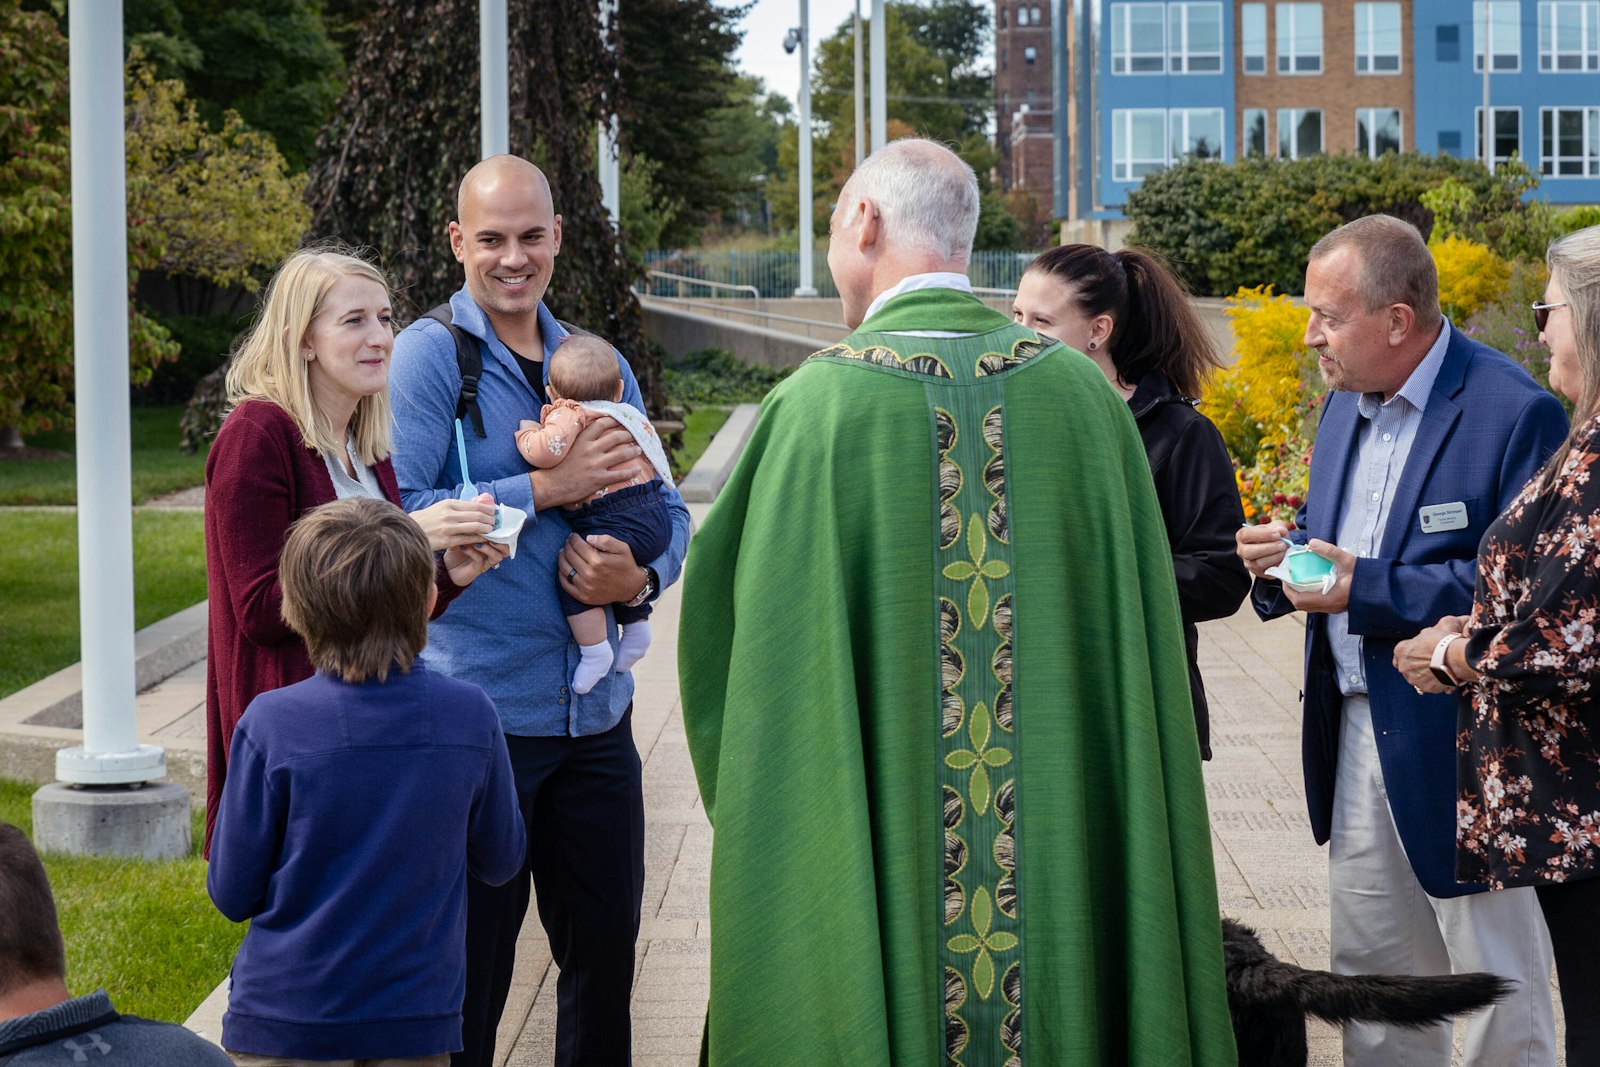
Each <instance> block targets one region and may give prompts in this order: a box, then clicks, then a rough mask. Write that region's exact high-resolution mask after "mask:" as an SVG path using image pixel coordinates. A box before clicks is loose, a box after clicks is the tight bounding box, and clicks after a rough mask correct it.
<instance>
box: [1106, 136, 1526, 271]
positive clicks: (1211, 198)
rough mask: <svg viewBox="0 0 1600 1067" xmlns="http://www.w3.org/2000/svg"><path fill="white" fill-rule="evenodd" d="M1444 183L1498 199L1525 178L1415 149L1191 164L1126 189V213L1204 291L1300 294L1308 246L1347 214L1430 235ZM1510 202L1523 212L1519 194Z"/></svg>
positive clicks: (1138, 237)
mask: <svg viewBox="0 0 1600 1067" xmlns="http://www.w3.org/2000/svg"><path fill="white" fill-rule="evenodd" d="M1522 173H1523V174H1525V173H1526V172H1522ZM1448 179H1455V180H1456V181H1457V182H1459V183H1460V185H1461V187H1462V188H1463V189H1465V190H1467V191H1468V192H1469V193H1470V194H1471V195H1472V196H1475V197H1477V198H1479V199H1481V200H1484V201H1493V202H1495V203H1500V202H1503V201H1504V200H1505V193H1504V190H1505V189H1506V188H1507V187H1508V186H1511V185H1513V184H1515V182H1517V181H1520V180H1521V179H1520V178H1519V177H1518V176H1517V174H1516V173H1515V172H1513V171H1511V170H1509V169H1508V168H1502V170H1501V171H1500V172H1498V173H1497V174H1495V175H1491V174H1490V173H1489V172H1488V170H1487V169H1485V168H1484V167H1483V166H1482V165H1481V164H1479V163H1477V162H1476V161H1473V160H1463V159H1454V158H1451V157H1448V156H1424V155H1418V154H1416V153H1406V154H1400V155H1396V154H1389V155H1385V156H1383V157H1381V158H1379V159H1376V160H1372V159H1367V158H1366V157H1364V156H1355V155H1340V156H1312V157H1310V158H1308V159H1302V160H1282V159H1259V158H1252V159H1243V160H1239V161H1237V162H1234V163H1216V162H1212V161H1208V160H1188V161H1185V162H1183V163H1180V164H1178V165H1177V166H1175V167H1171V168H1168V169H1167V170H1164V171H1162V172H1160V173H1159V174H1152V175H1150V176H1149V177H1147V178H1145V179H1144V181H1143V182H1142V183H1141V184H1140V186H1139V188H1138V189H1136V190H1134V191H1133V192H1131V193H1129V194H1128V203H1127V207H1126V212H1127V215H1128V217H1129V218H1131V219H1133V220H1134V223H1135V228H1134V231H1133V233H1132V234H1131V235H1130V237H1129V240H1130V242H1131V243H1137V244H1142V245H1147V246H1149V247H1152V248H1155V249H1157V250H1158V251H1160V252H1163V253H1165V254H1166V255H1167V256H1168V257H1170V258H1171V260H1172V262H1173V264H1174V265H1175V266H1176V267H1177V268H1178V270H1179V271H1180V272H1181V273H1182V274H1183V276H1184V279H1185V280H1186V281H1187V282H1188V283H1189V285H1190V286H1191V287H1192V288H1193V289H1194V291H1195V292H1196V293H1199V294H1201V295H1208V296H1227V295H1230V294H1232V293H1233V292H1235V291H1236V290H1238V289H1240V288H1242V287H1253V286H1258V285H1263V284H1266V285H1271V286H1273V287H1274V288H1275V289H1277V290H1278V291H1280V292H1286V293H1299V292H1301V291H1302V290H1303V287H1304V277H1305V262H1306V254H1307V253H1308V252H1309V251H1310V250H1311V246H1312V245H1313V244H1315V243H1316V241H1317V239H1318V238H1320V237H1322V235H1323V234H1325V233H1327V232H1328V231H1329V230H1332V229H1333V228H1335V227H1336V226H1340V225H1342V224H1343V223H1346V222H1349V221H1351V220H1352V219H1356V218H1360V217H1361V216H1363V215H1370V214H1373V213H1375V212H1384V213H1387V214H1390V215H1396V216H1398V217H1400V218H1403V219H1405V220H1407V221H1408V222H1411V223H1413V224H1414V225H1415V226H1416V227H1417V228H1418V229H1419V230H1421V231H1422V235H1423V236H1424V237H1428V236H1429V235H1430V234H1431V233H1432V231H1433V221H1434V213H1433V210H1432V209H1431V208H1429V207H1428V206H1426V204H1425V203H1424V202H1423V196H1424V194H1425V193H1426V192H1427V191H1428V190H1430V189H1433V188H1434V187H1436V186H1438V185H1440V184H1441V183H1443V182H1445V181H1446V180H1448ZM1518 188H1519V189H1520V188H1521V186H1518ZM1510 203H1512V204H1514V205H1518V206H1517V207H1514V208H1513V209H1512V210H1524V209H1525V208H1524V207H1523V206H1522V205H1523V202H1522V201H1521V200H1520V199H1517V197H1516V196H1512V197H1511V198H1510Z"/></svg>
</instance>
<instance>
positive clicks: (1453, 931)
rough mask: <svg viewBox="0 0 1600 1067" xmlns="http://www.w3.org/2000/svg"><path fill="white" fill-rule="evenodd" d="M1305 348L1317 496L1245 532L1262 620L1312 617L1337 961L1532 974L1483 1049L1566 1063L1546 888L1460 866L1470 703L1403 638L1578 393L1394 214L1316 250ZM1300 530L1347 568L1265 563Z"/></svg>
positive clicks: (1556, 438) (1467, 572)
mask: <svg viewBox="0 0 1600 1067" xmlns="http://www.w3.org/2000/svg"><path fill="white" fill-rule="evenodd" d="M1306 304H1307V306H1308V307H1309V308H1310V310H1311V319H1310V322H1309V323H1308V325H1307V327H1306V338H1305V340H1306V344H1307V345H1308V346H1310V347H1312V348H1313V349H1315V350H1316V352H1317V355H1318V367H1319V369H1320V371H1321V373H1322V376H1323V379H1324V381H1325V382H1326V383H1327V385H1328V388H1329V390H1330V393H1329V396H1328V402H1327V406H1326V407H1325V408H1324V410H1323V414H1322V419H1321V424H1320V426H1319V429H1318V432H1317V441H1316V450H1315V452H1314V454H1313V456H1312V460H1311V479H1310V486H1309V489H1308V492H1307V494H1306V503H1305V506H1304V507H1303V508H1302V509H1301V511H1300V514H1299V516H1298V520H1297V523H1296V526H1297V529H1296V530H1295V531H1294V532H1293V534H1290V532H1289V530H1288V528H1287V527H1286V526H1285V525H1284V524H1283V523H1281V522H1273V523H1267V524H1264V525H1260V526H1251V527H1246V528H1244V529H1242V530H1240V531H1239V535H1238V550H1239V556H1240V558H1241V559H1243V560H1244V562H1245V565H1246V566H1247V567H1249V568H1250V570H1251V572H1252V573H1253V574H1255V575H1256V583H1255V588H1254V590H1253V592H1252V602H1253V604H1254V605H1255V608H1256V611H1257V612H1258V613H1259V614H1260V615H1261V617H1262V618H1264V619H1270V618H1275V617H1277V616H1279V615H1286V614H1288V613H1289V612H1291V611H1293V610H1296V609H1298V610H1301V611H1304V612H1306V677H1305V692H1304V699H1305V717H1304V728H1303V736H1302V748H1303V759H1304V766H1305V787H1306V802H1307V805H1308V807H1309V808H1310V814H1311V829H1312V832H1313V834H1314V835H1315V836H1316V839H1317V841H1318V843H1322V842H1329V841H1331V844H1330V847H1329V856H1328V881H1329V907H1330V912H1331V935H1332V936H1331V940H1332V962H1333V969H1334V970H1335V971H1339V972H1341V973H1347V974H1353V973H1388V974H1440V973H1448V972H1451V971H1456V972H1461V971H1491V972H1493V973H1496V974H1500V975H1504V976H1506V977H1508V978H1512V979H1514V980H1515V981H1516V982H1517V983H1518V986H1517V990H1516V991H1515V992H1514V993H1513V994H1512V995H1511V996H1510V997H1509V998H1508V999H1507V1000H1505V1001H1503V1002H1502V1003H1501V1004H1499V1005H1497V1006H1496V1007H1494V1008H1491V1009H1490V1010H1488V1011H1485V1012H1482V1013H1479V1014H1478V1015H1475V1016H1473V1017H1472V1018H1471V1019H1470V1020H1469V1023H1468V1030H1467V1040H1466V1053H1467V1062H1468V1063H1469V1064H1482V1065H1485V1067H1487V1065H1490V1064H1493V1065H1495V1067H1503V1065H1507V1064H1517V1065H1519V1067H1520V1065H1524V1064H1526V1065H1549V1064H1554V1062H1555V1040H1554V1038H1555V1024H1554V1019H1553V1013H1552V1009H1551V1002H1550V986H1549V981H1550V978H1549V976H1550V949H1549V938H1548V936H1547V935H1546V933H1545V930H1544V922H1543V919H1542V918H1541V916H1540V914H1539V908H1538V904H1537V901H1536V900H1535V898H1534V896H1533V894H1531V893H1524V892H1521V891H1519V890H1509V891H1504V892H1499V893H1492V894H1488V893H1476V892H1474V891H1473V890H1472V889H1471V888H1470V887H1467V886H1463V885H1460V884H1458V883H1457V882H1456V880H1455V796H1456V782H1455V766H1456V760H1455V734H1456V698H1455V697H1454V696H1453V695H1444V694H1441V695H1436V696H1425V695H1423V694H1422V693H1421V691H1420V690H1414V689H1413V688H1412V687H1411V686H1410V685H1408V684H1407V683H1406V682H1405V680H1404V679H1403V678H1402V677H1401V676H1400V674H1399V673H1398V672H1397V671H1396V670H1395V669H1394V667H1393V665H1392V663H1391V657H1392V655H1393V651H1394V645H1395V643H1396V642H1397V641H1400V640H1404V639H1405V638H1407V637H1409V636H1411V634H1413V633H1414V632H1416V630H1417V628H1418V626H1419V625H1423V626H1425V625H1428V624H1429V623H1428V620H1429V619H1437V618H1438V617H1440V616H1443V615H1454V614H1463V613H1465V612H1467V611H1468V610H1469V609H1470V608H1471V605H1472V591H1473V585H1474V581H1475V578H1476V573H1477V553H1478V541H1479V539H1480V538H1481V537H1482V536H1483V532H1484V530H1485V529H1486V528H1487V527H1488V525H1489V524H1490V523H1491V522H1493V521H1494V519H1495V517H1496V516H1498V515H1499V514H1500V512H1501V510H1502V509H1503V508H1504V507H1505V506H1506V505H1507V504H1508V503H1510V501H1511V499H1512V497H1514V496H1515V495H1516V493H1517V491H1518V490H1519V489H1521V488H1522V485H1523V483H1524V482H1526V481H1527V480H1528V479H1529V478H1530V477H1532V476H1533V474H1534V473H1535V472H1536V471H1537V470H1538V469H1539V466H1540V464H1542V463H1543V462H1544V461H1545V459H1547V458H1548V457H1549V455H1550V453H1551V452H1552V451H1553V450H1554V449H1555V448H1556V447H1557V446H1558V445H1559V444H1560V442H1561V440H1562V439H1563V437H1564V436H1565V434H1566V431H1567V420H1566V416H1565V413H1564V412H1563V411H1562V408H1561V406H1560V404H1559V403H1557V401H1556V400H1555V398H1554V397H1553V396H1551V395H1550V394H1549V393H1548V392H1546V391H1545V390H1544V389H1542V388H1540V387H1539V385H1538V384H1537V383H1535V382H1534V380H1533V379H1532V378H1531V377H1530V376H1529V375H1528V373H1527V372H1526V371H1525V370H1523V369H1522V368H1521V367H1520V366H1518V365H1517V364H1516V363H1515V362H1513V361H1512V360H1510V359H1509V358H1507V357H1506V356H1504V355H1502V354H1501V353H1499V352H1496V351H1494V350H1493V349H1490V348H1487V347H1485V346H1484V345H1481V344H1478V343H1477V342H1475V341H1472V340H1470V339H1468V338H1467V337H1466V336H1464V335H1463V334H1461V333H1460V332H1458V331H1457V330H1455V329H1454V328H1453V327H1451V325H1450V323H1449V322H1448V321H1447V320H1446V319H1445V318H1444V317H1443V316H1442V315H1441V314H1440V312H1439V300H1438V275H1437V273H1436V271H1435V269H1434V264H1433V259H1432V257H1431V256H1430V255H1429V253H1428V249H1427V246H1426V245H1425V244H1424V243H1423V240H1422V237H1421V235H1420V234H1418V232H1417V230H1416V228H1415V227H1413V226H1411V225H1410V224H1409V223H1406V222H1403V221H1401V220H1399V219H1395V218H1392V217H1390V216H1387V215H1373V216H1369V217H1367V218H1364V219H1358V220H1356V221H1355V222H1352V223H1349V224H1348V225H1345V226H1342V227H1340V228H1339V229H1337V230H1335V231H1333V232H1332V233H1330V234H1328V235H1327V236H1325V237H1324V238H1323V239H1322V240H1321V241H1319V242H1318V243H1317V244H1316V246H1315V247H1313V248H1312V250H1311V255H1310V261H1309V263H1308V265H1307V267H1306ZM1285 535H1290V536H1291V539H1293V540H1295V541H1299V542H1304V543H1306V544H1308V546H1309V547H1310V548H1311V549H1312V550H1313V551H1315V552H1318V553H1319V554H1321V555H1324V556H1326V557H1327V558H1329V559H1331V560H1332V561H1333V563H1334V580H1333V583H1332V587H1331V588H1329V589H1327V590H1325V591H1324V590H1320V589H1303V588H1302V589H1296V588H1291V587H1290V586H1288V585H1286V584H1284V583H1281V582H1280V581H1278V580H1277V579H1275V578H1272V577H1269V576H1267V575H1266V571H1267V569H1268V568H1269V567H1273V566H1275V565H1276V564H1278V563H1279V562H1281V561H1282V560H1283V558H1284V554H1285V546H1284V544H1283V542H1282V540H1281V538H1283V537H1284V536H1285ZM1450 1058H1451V1048H1450V1027H1449V1026H1447V1025H1440V1026H1435V1027H1431V1028H1428V1029H1426V1030H1420V1031H1419V1030H1408V1029H1405V1028H1401V1027H1386V1026H1379V1025H1375V1024H1360V1025H1353V1026H1348V1027H1346V1028H1345V1064H1346V1065H1347V1067H1350V1065H1358V1064H1359V1065H1366V1064H1371V1065H1373V1067H1379V1065H1382V1067H1388V1065H1393V1064H1400V1063H1404V1064H1430V1065H1431V1064H1439V1065H1442V1067H1447V1065H1448V1064H1449V1063H1450Z"/></svg>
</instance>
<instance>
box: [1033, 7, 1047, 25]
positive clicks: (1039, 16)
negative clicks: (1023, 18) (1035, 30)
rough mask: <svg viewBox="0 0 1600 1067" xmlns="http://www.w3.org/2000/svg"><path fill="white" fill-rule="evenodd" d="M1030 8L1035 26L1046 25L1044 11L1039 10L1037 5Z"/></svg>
mask: <svg viewBox="0 0 1600 1067" xmlns="http://www.w3.org/2000/svg"><path fill="white" fill-rule="evenodd" d="M1029 10H1030V11H1031V12H1032V15H1031V16H1030V17H1031V19H1032V22H1033V24H1034V25H1035V26H1043V25H1044V17H1043V16H1044V12H1043V11H1041V10H1039V9H1038V8H1037V7H1033V8H1030V9H1029Z"/></svg>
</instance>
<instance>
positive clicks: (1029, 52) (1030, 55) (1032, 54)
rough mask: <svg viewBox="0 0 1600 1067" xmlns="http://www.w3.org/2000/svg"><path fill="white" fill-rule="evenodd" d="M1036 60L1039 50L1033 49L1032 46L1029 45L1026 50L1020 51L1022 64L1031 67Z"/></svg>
mask: <svg viewBox="0 0 1600 1067" xmlns="http://www.w3.org/2000/svg"><path fill="white" fill-rule="evenodd" d="M1038 58H1039V50H1038V49H1037V48H1035V47H1033V45H1031V44H1030V45H1028V47H1026V48H1024V49H1023V50H1022V62H1023V63H1025V64H1026V65H1028V66H1030V67H1031V66H1033V64H1034V63H1035V62H1036V61H1037V60H1038Z"/></svg>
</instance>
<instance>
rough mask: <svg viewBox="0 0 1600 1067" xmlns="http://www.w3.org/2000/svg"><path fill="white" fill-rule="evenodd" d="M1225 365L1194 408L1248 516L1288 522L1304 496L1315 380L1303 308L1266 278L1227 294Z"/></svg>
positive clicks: (1318, 385)
mask: <svg viewBox="0 0 1600 1067" xmlns="http://www.w3.org/2000/svg"><path fill="white" fill-rule="evenodd" d="M1227 315H1228V320H1229V322H1230V324H1231V325H1232V327H1233V337H1234V353H1235V356H1236V357H1237V358H1236V360H1235V362H1234V364H1233V366H1232V367H1229V368H1228V369H1227V370H1225V371H1223V372H1221V373H1220V374H1218V375H1216V376H1215V377H1214V378H1212V380H1211V382H1210V384H1209V385H1208V386H1207V388H1206V390H1205V393H1204V395H1203V396H1202V397H1201V401H1200V410H1201V411H1202V412H1204V413H1205V415H1206V416H1207V417H1208V418H1210V419H1211V421H1212V422H1214V423H1216V424H1217V428H1218V429H1219V430H1220V431H1222V439H1223V441H1224V442H1225V443H1226V444H1227V446H1228V452H1229V454H1230V455H1231V456H1232V457H1233V463H1234V477H1235V479H1236V481H1237V482H1238V485H1239V496H1240V499H1241V500H1242V501H1243V503H1244V510H1245V517H1246V518H1248V519H1249V520H1251V521H1252V522H1267V521H1269V520H1270V519H1273V518H1280V519H1283V520H1284V521H1286V522H1292V521H1293V517H1294V511H1295V508H1297V507H1299V505H1300V503H1301V501H1302V500H1303V499H1304V498H1305V492H1306V475H1307V472H1308V471H1309V468H1310V462H1311V437H1312V434H1313V433H1314V432H1315V427H1316V418H1315V416H1316V412H1317V411H1318V410H1319V409H1320V407H1321V404H1322V394H1323V387H1322V382H1321V379H1320V378H1319V377H1318V375H1317V373H1316V355H1315V354H1314V353H1313V352H1312V351H1311V350H1310V349H1309V348H1307V347H1306V345H1305V332H1306V323H1307V321H1308V320H1309V319H1310V312H1308V311H1307V310H1306V309H1305V307H1304V306H1302V305H1300V304H1297V303H1295V302H1294V301H1293V300H1291V299H1289V297H1287V296H1283V295H1279V294H1276V293H1274V292H1273V290H1272V287H1271V286H1270V285H1267V286H1257V287H1255V288H1253V289H1250V288H1241V289H1240V290H1239V291H1238V292H1237V293H1235V294H1234V295H1233V296H1231V297H1229V298H1228V308H1227Z"/></svg>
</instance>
